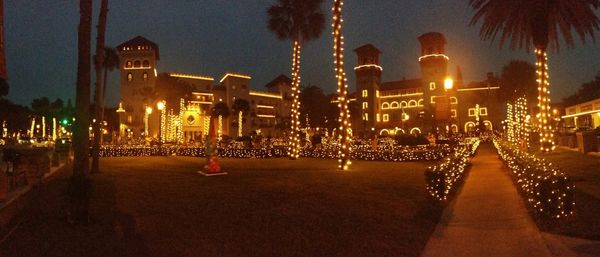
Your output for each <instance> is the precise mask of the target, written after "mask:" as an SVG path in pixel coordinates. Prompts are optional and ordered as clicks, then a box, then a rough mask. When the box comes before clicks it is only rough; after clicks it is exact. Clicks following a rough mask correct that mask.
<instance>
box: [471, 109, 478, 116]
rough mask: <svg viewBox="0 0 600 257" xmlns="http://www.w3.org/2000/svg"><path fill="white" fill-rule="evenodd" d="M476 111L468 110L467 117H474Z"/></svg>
mask: <svg viewBox="0 0 600 257" xmlns="http://www.w3.org/2000/svg"><path fill="white" fill-rule="evenodd" d="M476 111H477V110H476V109H475V108H469V117H475V114H476Z"/></svg>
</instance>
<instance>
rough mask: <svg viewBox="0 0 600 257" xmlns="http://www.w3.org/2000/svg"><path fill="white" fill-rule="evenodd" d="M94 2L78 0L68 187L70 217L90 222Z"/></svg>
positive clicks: (78, 220) (77, 220)
mask: <svg viewBox="0 0 600 257" xmlns="http://www.w3.org/2000/svg"><path fill="white" fill-rule="evenodd" d="M91 34H92V0H79V29H78V45H77V49H78V62H77V88H76V96H77V97H76V100H75V107H76V108H75V109H76V111H75V118H76V119H75V123H74V124H73V127H74V128H73V151H74V153H75V156H74V161H73V175H72V176H71V180H70V184H69V190H68V195H69V200H70V210H69V218H70V219H71V221H74V222H88V220H89V212H88V210H89V199H90V194H91V188H90V186H91V181H90V179H89V174H88V173H89V159H88V156H89V149H88V138H89V131H88V125H89V121H90V113H89V106H90V81H91V56H90V54H91Z"/></svg>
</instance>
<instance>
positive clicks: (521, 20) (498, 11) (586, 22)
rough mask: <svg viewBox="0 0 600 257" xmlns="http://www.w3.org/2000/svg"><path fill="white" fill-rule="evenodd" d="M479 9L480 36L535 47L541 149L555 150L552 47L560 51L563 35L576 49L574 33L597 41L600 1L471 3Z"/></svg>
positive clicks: (477, 0) (474, 0) (479, 0)
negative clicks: (550, 66) (549, 59)
mask: <svg viewBox="0 0 600 257" xmlns="http://www.w3.org/2000/svg"><path fill="white" fill-rule="evenodd" d="M469 4H470V5H471V7H473V9H474V10H475V15H474V16H473V18H472V19H471V25H474V24H476V23H477V22H479V21H480V20H482V21H483V24H482V25H481V31H480V35H481V37H482V38H483V39H491V40H494V39H495V38H496V36H497V35H498V34H499V33H500V46H502V45H503V44H504V43H505V41H510V46H511V48H513V49H514V48H517V47H518V48H525V49H527V50H529V48H530V47H531V45H533V47H534V48H535V54H536V64H537V75H538V77H537V80H538V84H539V86H538V89H539V90H538V91H539V92H538V106H539V107H540V122H539V133H540V143H541V149H542V150H543V151H545V152H548V151H551V150H552V149H554V142H553V140H552V138H551V135H552V133H553V132H552V128H551V127H550V124H549V120H550V115H551V114H550V112H549V110H550V106H549V100H550V95H549V91H548V85H549V83H548V77H549V76H548V62H547V48H548V46H550V47H554V49H556V50H557V51H558V49H559V39H558V38H559V35H562V37H563V39H564V41H565V42H566V44H567V46H568V47H572V46H573V35H572V31H575V33H576V34H577V35H578V36H579V37H580V39H581V41H582V42H585V38H586V36H588V35H589V36H590V37H591V38H592V39H594V32H595V30H597V29H598V28H599V26H600V20H598V16H597V14H596V12H595V10H596V9H597V8H598V7H599V6H600V1H598V0H529V1H523V0H469Z"/></svg>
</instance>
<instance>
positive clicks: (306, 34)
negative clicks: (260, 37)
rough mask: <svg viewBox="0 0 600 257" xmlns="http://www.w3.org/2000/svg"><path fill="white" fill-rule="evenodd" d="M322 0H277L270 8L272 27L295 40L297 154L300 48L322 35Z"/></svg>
mask: <svg viewBox="0 0 600 257" xmlns="http://www.w3.org/2000/svg"><path fill="white" fill-rule="evenodd" d="M322 3H323V0H278V1H277V3H276V4H275V5H272V6H271V7H269V9H268V10H267V14H268V15H269V21H268V27H269V30H270V31H271V32H273V33H275V35H276V36H277V38H278V39H281V40H290V39H291V40H292V41H293V54H292V63H293V65H292V91H293V101H292V114H291V125H292V126H291V131H290V133H291V135H292V136H291V138H290V140H289V147H290V149H291V151H290V157H291V158H292V159H295V158H297V157H298V151H299V150H300V138H299V136H300V135H299V133H300V127H299V125H300V99H299V95H300V49H301V47H302V45H303V44H304V43H306V42H308V41H310V40H313V39H316V38H318V37H319V36H321V33H322V32H323V29H324V28H325V15H323V12H322V11H321V4H322Z"/></svg>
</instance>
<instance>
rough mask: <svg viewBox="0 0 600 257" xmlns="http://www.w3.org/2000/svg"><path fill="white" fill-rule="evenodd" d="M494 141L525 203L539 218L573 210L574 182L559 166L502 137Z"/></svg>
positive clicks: (561, 214) (557, 216) (556, 215)
mask: <svg viewBox="0 0 600 257" xmlns="http://www.w3.org/2000/svg"><path fill="white" fill-rule="evenodd" d="M494 145H495V146H496V149H497V150H498V153H499V154H500V157H501V158H502V159H503V160H504V162H505V163H506V165H507V166H508V167H509V169H510V171H511V175H512V178H513V181H514V182H515V183H516V184H517V185H518V188H519V192H520V193H521V195H522V196H523V197H524V198H525V200H526V202H527V204H528V206H529V208H530V209H532V210H533V211H534V212H535V214H536V215H537V216H539V217H542V218H561V217H565V216H568V215H571V214H573V211H574V208H575V202H574V201H573V183H572V182H571V180H570V179H569V177H568V176H567V175H566V174H565V173H563V172H562V171H561V170H560V169H559V168H558V167H556V166H555V165H552V163H549V162H547V161H545V160H544V159H541V158H538V157H536V156H535V155H532V154H529V153H527V152H525V151H522V150H520V149H519V148H518V147H516V146H514V145H511V144H509V143H507V142H504V141H499V140H494Z"/></svg>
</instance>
